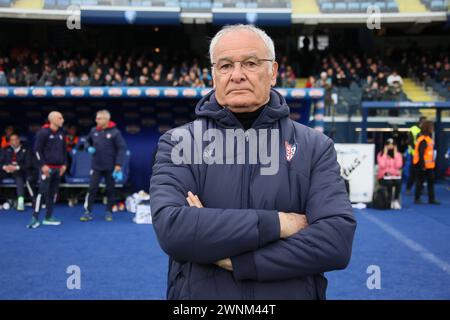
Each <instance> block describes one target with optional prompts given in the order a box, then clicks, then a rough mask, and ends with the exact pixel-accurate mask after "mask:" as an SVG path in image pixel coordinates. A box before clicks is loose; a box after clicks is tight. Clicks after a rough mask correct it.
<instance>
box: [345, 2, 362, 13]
mask: <svg viewBox="0 0 450 320" xmlns="http://www.w3.org/2000/svg"><path fill="white" fill-rule="evenodd" d="M360 9H361V8H360V5H359V3H358V2H349V4H348V10H349V11H350V12H359V10H360Z"/></svg>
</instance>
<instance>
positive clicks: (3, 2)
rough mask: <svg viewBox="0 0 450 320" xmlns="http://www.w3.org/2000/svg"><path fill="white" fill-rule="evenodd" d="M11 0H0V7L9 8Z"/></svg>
mask: <svg viewBox="0 0 450 320" xmlns="http://www.w3.org/2000/svg"><path fill="white" fill-rule="evenodd" d="M10 6H11V0H0V7H10Z"/></svg>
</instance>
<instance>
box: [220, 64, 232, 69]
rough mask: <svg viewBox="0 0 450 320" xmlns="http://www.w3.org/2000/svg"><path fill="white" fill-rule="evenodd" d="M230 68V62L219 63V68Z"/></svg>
mask: <svg viewBox="0 0 450 320" xmlns="http://www.w3.org/2000/svg"><path fill="white" fill-rule="evenodd" d="M230 68H231V63H225V64H221V65H220V66H219V69H220V70H229V69H230Z"/></svg>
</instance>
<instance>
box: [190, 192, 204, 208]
mask: <svg viewBox="0 0 450 320" xmlns="http://www.w3.org/2000/svg"><path fill="white" fill-rule="evenodd" d="M186 200H187V202H188V203H189V206H190V207H197V208H203V204H202V203H201V202H200V199H199V198H198V196H197V195H194V194H193V193H192V192H190V191H189V192H188V196H187V197H186Z"/></svg>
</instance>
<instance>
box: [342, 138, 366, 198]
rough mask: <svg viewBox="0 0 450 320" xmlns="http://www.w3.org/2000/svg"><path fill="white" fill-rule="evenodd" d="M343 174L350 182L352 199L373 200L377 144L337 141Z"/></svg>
mask: <svg viewBox="0 0 450 320" xmlns="http://www.w3.org/2000/svg"><path fill="white" fill-rule="evenodd" d="M334 147H335V149H336V153H337V161H338V162H339V164H340V166H341V176H342V177H343V178H344V179H346V180H347V181H348V182H349V185H350V201H351V202H352V203H355V202H371V201H372V195H373V188H374V185H375V181H374V180H375V176H374V175H375V145H374V144H351V143H336V144H335V145H334Z"/></svg>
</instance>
